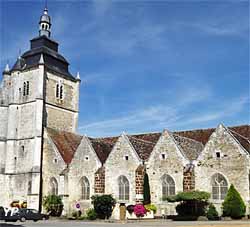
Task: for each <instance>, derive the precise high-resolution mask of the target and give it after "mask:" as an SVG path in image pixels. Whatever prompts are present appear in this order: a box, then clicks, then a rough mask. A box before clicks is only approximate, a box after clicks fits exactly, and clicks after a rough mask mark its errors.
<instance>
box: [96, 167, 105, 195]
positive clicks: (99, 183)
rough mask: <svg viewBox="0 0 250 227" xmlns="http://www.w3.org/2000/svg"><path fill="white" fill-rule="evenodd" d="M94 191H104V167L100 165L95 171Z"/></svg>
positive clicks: (101, 192)
mask: <svg viewBox="0 0 250 227" xmlns="http://www.w3.org/2000/svg"><path fill="white" fill-rule="evenodd" d="M95 193H97V194H103V193H105V167H101V168H99V169H98V170H97V172H96V173H95Z"/></svg>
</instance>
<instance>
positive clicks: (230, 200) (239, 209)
mask: <svg viewBox="0 0 250 227" xmlns="http://www.w3.org/2000/svg"><path fill="white" fill-rule="evenodd" d="M222 210H223V216H229V217H231V218H234V219H239V218H242V217H243V216H245V213H246V205H245V204H244V202H243V200H242V198H241V196H240V194H239V192H238V191H237V190H236V189H235V187H234V186H233V185H232V184H231V186H230V188H229V190H228V192H227V195H226V198H225V200H224V202H223V203H222Z"/></svg>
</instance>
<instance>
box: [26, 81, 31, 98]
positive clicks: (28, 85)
mask: <svg viewBox="0 0 250 227" xmlns="http://www.w3.org/2000/svg"><path fill="white" fill-rule="evenodd" d="M26 85H27V87H26V95H29V93H30V82H29V81H27V84H26Z"/></svg>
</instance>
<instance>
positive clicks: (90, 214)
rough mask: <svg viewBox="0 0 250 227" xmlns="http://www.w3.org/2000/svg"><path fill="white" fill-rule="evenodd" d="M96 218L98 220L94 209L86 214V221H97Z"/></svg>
mask: <svg viewBox="0 0 250 227" xmlns="http://www.w3.org/2000/svg"><path fill="white" fill-rule="evenodd" d="M96 218H97V214H96V212H95V209H93V208H90V209H88V210H87V212H86V219H88V220H96Z"/></svg>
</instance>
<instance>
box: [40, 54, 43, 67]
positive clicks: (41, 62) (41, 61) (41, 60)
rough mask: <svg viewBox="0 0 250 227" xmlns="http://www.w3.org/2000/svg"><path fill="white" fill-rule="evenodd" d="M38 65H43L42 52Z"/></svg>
mask: <svg viewBox="0 0 250 227" xmlns="http://www.w3.org/2000/svg"><path fill="white" fill-rule="evenodd" d="M39 65H44V59H43V53H41V56H40V60H39Z"/></svg>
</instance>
